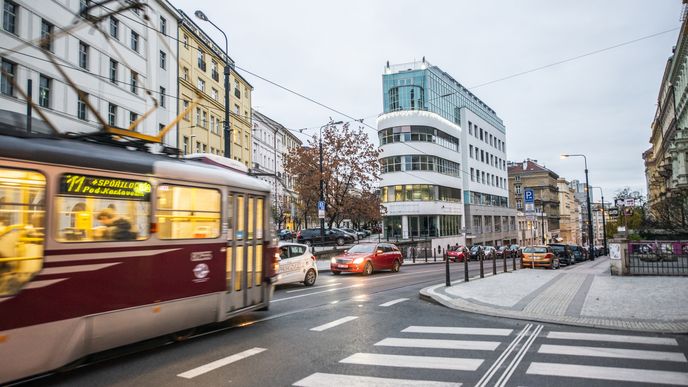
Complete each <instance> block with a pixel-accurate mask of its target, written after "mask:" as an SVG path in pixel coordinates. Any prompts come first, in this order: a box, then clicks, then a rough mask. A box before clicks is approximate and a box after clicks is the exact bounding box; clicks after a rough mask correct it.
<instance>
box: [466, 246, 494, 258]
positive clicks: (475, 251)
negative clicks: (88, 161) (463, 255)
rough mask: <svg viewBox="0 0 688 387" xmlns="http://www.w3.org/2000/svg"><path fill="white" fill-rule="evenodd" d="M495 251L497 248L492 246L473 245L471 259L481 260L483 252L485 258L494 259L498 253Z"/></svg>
mask: <svg viewBox="0 0 688 387" xmlns="http://www.w3.org/2000/svg"><path fill="white" fill-rule="evenodd" d="M495 251H496V250H495V248H494V247H492V246H481V245H473V246H472V247H471V251H470V256H469V260H474V261H477V260H479V259H480V254H481V252H482V255H483V259H493V258H494V257H495V255H496V254H495Z"/></svg>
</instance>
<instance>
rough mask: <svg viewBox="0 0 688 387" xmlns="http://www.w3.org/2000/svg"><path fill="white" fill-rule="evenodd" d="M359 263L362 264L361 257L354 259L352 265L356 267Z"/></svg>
mask: <svg viewBox="0 0 688 387" xmlns="http://www.w3.org/2000/svg"><path fill="white" fill-rule="evenodd" d="M361 262H363V257H358V258H356V259H354V265H358V264H359V263H361Z"/></svg>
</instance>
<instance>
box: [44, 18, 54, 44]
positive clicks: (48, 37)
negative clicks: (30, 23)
mask: <svg viewBox="0 0 688 387" xmlns="http://www.w3.org/2000/svg"><path fill="white" fill-rule="evenodd" d="M53 27H54V26H53V25H52V24H51V23H50V22H48V21H47V20H45V19H41V48H42V49H44V50H48V51H52V50H53Z"/></svg>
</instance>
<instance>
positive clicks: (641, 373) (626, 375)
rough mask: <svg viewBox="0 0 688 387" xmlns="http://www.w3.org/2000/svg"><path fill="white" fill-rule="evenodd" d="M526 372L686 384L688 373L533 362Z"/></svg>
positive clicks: (623, 380)
mask: <svg viewBox="0 0 688 387" xmlns="http://www.w3.org/2000/svg"><path fill="white" fill-rule="evenodd" d="M526 374H530V375H546V376H563V377H570V378H583V379H600V380H614V381H618V382H640V383H650V384H673V385H678V386H688V373H685V372H673V371H657V370H644V369H635V368H619V367H599V366H585V365H575V364H558V363H535V362H533V363H531V364H530V367H528V370H527V371H526Z"/></svg>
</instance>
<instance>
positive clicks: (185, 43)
mask: <svg viewBox="0 0 688 387" xmlns="http://www.w3.org/2000/svg"><path fill="white" fill-rule="evenodd" d="M182 42H184V48H189V36H188V35H187V34H184V37H183V38H182Z"/></svg>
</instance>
